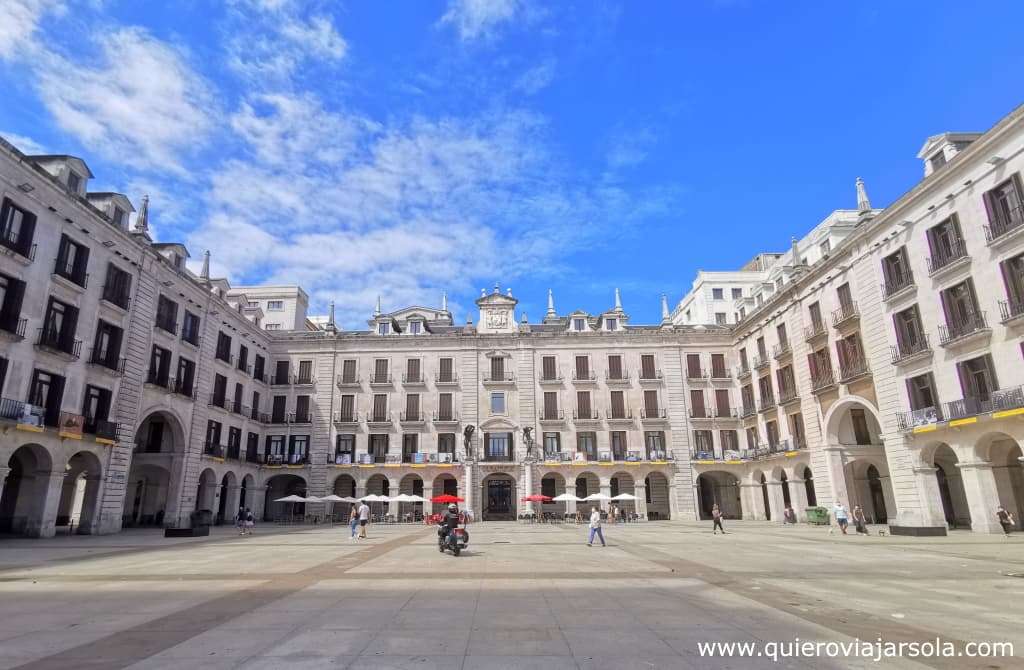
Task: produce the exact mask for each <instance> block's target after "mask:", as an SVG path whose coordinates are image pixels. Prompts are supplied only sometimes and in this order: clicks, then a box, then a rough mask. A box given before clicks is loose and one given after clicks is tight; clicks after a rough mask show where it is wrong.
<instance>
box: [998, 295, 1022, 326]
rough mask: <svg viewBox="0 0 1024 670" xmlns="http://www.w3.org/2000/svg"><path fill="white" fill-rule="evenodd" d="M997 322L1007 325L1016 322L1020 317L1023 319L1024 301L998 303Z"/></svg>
mask: <svg viewBox="0 0 1024 670" xmlns="http://www.w3.org/2000/svg"><path fill="white" fill-rule="evenodd" d="M999 316H1000V320H999V322H1000V323H1002V324H1009V323H1011V322H1013V321H1017V320H1018V319H1020V318H1021V317H1024V301H1022V300H1010V301H1002V300H1000V301H999Z"/></svg>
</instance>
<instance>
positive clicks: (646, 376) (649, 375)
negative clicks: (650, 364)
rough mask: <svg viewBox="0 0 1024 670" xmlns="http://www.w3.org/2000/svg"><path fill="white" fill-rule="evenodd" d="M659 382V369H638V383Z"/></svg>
mask: <svg viewBox="0 0 1024 670" xmlns="http://www.w3.org/2000/svg"><path fill="white" fill-rule="evenodd" d="M660 382H661V370H660V369H654V370H641V371H640V383H641V384H656V383H660Z"/></svg>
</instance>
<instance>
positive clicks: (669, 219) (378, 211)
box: [0, 0, 1024, 325]
mask: <svg viewBox="0 0 1024 670" xmlns="http://www.w3.org/2000/svg"><path fill="white" fill-rule="evenodd" d="M1022 20H1024V5H1021V4H1020V3H1012V2H989V3H984V6H976V5H970V4H966V3H953V2H949V3H945V2H927V3H925V2H901V3H880V2H879V3H872V2H861V3H845V4H843V3H818V2H813V3H812V2H808V3H802V2H783V3H767V2H764V3H762V2H754V1H753V0H751V1H750V2H745V1H743V0H707V1H705V2H701V1H698V0H695V1H693V2H670V3H653V2H651V3H629V2H622V3H614V2H579V3H569V2H563V3H552V4H550V5H545V4H541V3H539V2H533V1H532V0H493V1H490V2H487V1H484V0H447V1H441V0H439V1H436V2H426V1H417V2H413V1H409V2H391V3H376V2H362V3H355V2H344V3H341V2H327V1H319V2H317V1H312V2H304V1H302V0H230V1H228V2H224V3H220V2H217V3H213V2H206V1H205V0H179V1H178V2H173V3H165V4H161V3H156V2H145V3H143V2H134V1H128V0H125V1H123V2H118V1H116V0H5V1H4V2H2V3H0V82H2V84H3V89H4V91H5V94H4V96H3V98H2V100H0V134H2V135H4V136H5V137H7V138H8V139H9V140H11V141H13V142H14V143H15V144H16V145H19V146H20V147H21V148H22V149H23V150H26V151H27V152H32V151H46V152H51V153H73V154H76V155H79V156H82V157H83V158H85V159H86V160H87V162H88V163H89V165H90V166H91V167H92V169H93V172H95V173H96V175H97V179H96V181H95V182H94V183H93V184H92V188H93V189H94V190H117V191H121V192H124V193H127V194H128V195H129V196H130V197H131V198H132V199H133V200H134V201H135V202H138V201H139V199H140V198H141V195H142V194H143V193H148V194H149V195H150V196H151V201H152V210H151V211H152V216H153V219H152V225H153V226H154V228H155V230H156V236H157V238H158V239H160V240H162V241H171V240H175V241H185V242H186V243H188V244H189V246H190V248H191V250H192V252H193V254H194V255H195V256H196V257H197V258H198V257H199V255H200V254H201V252H202V250H203V249H205V248H209V249H210V250H211V252H212V254H213V269H214V272H215V273H219V274H223V275H227V276H228V277H229V278H230V279H231V281H232V282H233V283H235V284H242V283H256V282H263V281H267V282H297V283H300V284H301V285H303V286H304V287H305V288H306V289H307V290H308V291H309V292H310V294H311V297H312V301H313V303H314V311H318V310H319V309H322V308H323V306H324V305H325V304H326V302H327V301H328V300H330V299H334V300H335V301H336V303H337V305H338V312H339V318H340V320H342V321H343V322H344V323H346V324H348V325H355V324H358V323H359V322H361V321H363V320H364V319H365V318H367V316H368V315H369V313H370V312H371V310H372V308H373V304H374V302H375V300H376V296H377V295H378V294H380V295H381V296H382V302H383V306H384V308H385V309H386V310H388V309H392V308H397V307H400V306H404V305H407V304H413V303H417V304H424V303H425V304H428V305H429V304H438V303H439V302H440V297H439V296H440V293H441V291H442V290H447V291H448V293H449V295H450V302H451V304H452V309H453V312H455V316H456V319H457V320H458V321H462V320H463V319H464V318H465V315H466V314H467V313H468V312H469V311H470V309H471V308H472V307H473V305H472V300H473V299H474V298H475V297H476V296H477V295H479V290H480V288H482V287H485V286H486V287H490V286H492V285H493V284H494V283H495V282H501V284H502V285H503V286H506V285H511V286H512V287H513V291H514V293H515V294H516V295H517V297H519V298H520V300H521V307H522V308H523V309H524V310H525V311H526V312H527V314H528V315H529V316H530V318H531V320H536V319H539V318H540V317H541V316H542V315H543V311H544V307H545V298H546V292H547V289H548V287H551V288H553V289H554V290H555V298H556V303H557V307H558V309H559V311H560V312H563V313H566V312H568V311H570V310H572V309H577V308H580V309H585V310H588V311H591V312H594V313H596V312H600V311H603V310H604V309H607V308H609V307H610V306H611V304H612V298H613V289H614V288H615V287H616V286H618V287H621V289H622V294H623V302H624V306H625V308H626V310H627V312H629V313H630V315H631V316H632V318H633V321H634V323H649V322H656V321H657V320H658V318H659V296H660V294H661V293H662V292H666V293H668V294H669V296H670V302H671V303H672V304H675V302H677V301H678V300H679V298H680V297H681V296H682V295H683V294H684V293H685V292H686V290H687V289H688V288H689V286H690V283H691V281H692V278H693V275H694V272H695V271H696V270H698V269H708V270H712V269H732V268H735V267H738V266H739V265H741V264H742V263H743V262H744V261H745V260H747V259H748V258H749V257H751V256H753V255H754V254H755V253H757V252H759V251H764V250H784V249H785V248H786V247H787V245H788V240H789V238H790V236H792V235H796V236H800V235H802V234H804V233H805V232H806V231H808V230H809V229H810V228H812V227H813V226H814V225H815V224H816V223H818V222H819V221H820V220H821V219H823V218H824V217H825V216H826V215H827V214H828V213H829V212H830V211H831V210H833V209H836V208H848V207H853V206H854V204H855V195H854V179H855V178H856V177H857V176H861V177H863V178H864V179H865V181H866V182H867V187H868V191H869V193H870V195H871V198H872V201H873V204H874V205H875V206H876V207H878V206H884V205H887V204H889V203H890V202H892V201H893V200H894V199H896V198H897V197H899V195H900V194H901V193H903V192H904V191H906V190H907V189H909V188H910V187H911V186H912V185H913V184H914V183H915V182H916V181H918V180H919V179H920V176H921V174H922V167H921V164H920V162H919V161H918V160H917V159H916V158H915V155H916V153H917V151H918V149H919V148H920V146H921V144H922V143H923V141H924V139H925V138H926V137H927V136H928V135H931V134H935V133H938V132H943V131H946V130H954V131H973V130H984V129H986V128H988V127H990V126H991V125H992V124H993V123H995V122H996V121H998V119H999V118H1000V117H1002V116H1003V115H1005V114H1006V113H1008V112H1009V111H1011V110H1012V109H1013V108H1014V107H1015V106H1016V105H1018V104H1020V103H1021V102H1022V96H1021V91H1022V89H1021V86H1020V81H1021V74H1020V73H1021V72H1022V71H1024V68H1022V65H1024V49H1021V48H1020V38H1019V26H1020V25H1021V23H1022Z"/></svg>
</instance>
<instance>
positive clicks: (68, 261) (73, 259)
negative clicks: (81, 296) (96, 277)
mask: <svg viewBox="0 0 1024 670" xmlns="http://www.w3.org/2000/svg"><path fill="white" fill-rule="evenodd" d="M88 265H89V247H87V246H85V245H82V244H78V243H77V242H75V241H73V240H72V239H71V238H70V237H68V236H67V235H61V236H60V247H59V248H58V250H57V263H56V265H55V266H54V270H53V272H54V274H57V275H59V276H61V277H64V278H65V279H67V280H69V281H71V282H74V283H75V284H78V285H79V286H82V287H85V286H86V285H88V283H89V275H88V273H87V272H86V269H87V268H88Z"/></svg>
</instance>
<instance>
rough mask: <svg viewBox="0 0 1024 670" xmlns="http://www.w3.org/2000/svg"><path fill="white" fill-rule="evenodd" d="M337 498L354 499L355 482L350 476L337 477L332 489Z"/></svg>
mask: <svg viewBox="0 0 1024 670" xmlns="http://www.w3.org/2000/svg"><path fill="white" fill-rule="evenodd" d="M332 490H333V491H334V495H336V496H338V497H339V498H355V497H356V480H355V477H353V476H352V475H338V476H337V478H336V479H335V480H334V487H333V489H332Z"/></svg>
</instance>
